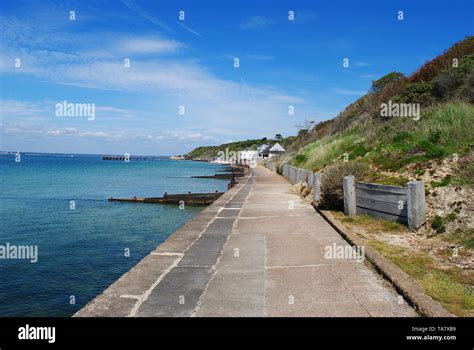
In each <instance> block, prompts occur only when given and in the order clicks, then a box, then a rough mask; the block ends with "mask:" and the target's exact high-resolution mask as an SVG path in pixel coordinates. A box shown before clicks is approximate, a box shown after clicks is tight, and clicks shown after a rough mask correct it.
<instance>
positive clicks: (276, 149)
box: [258, 142, 285, 159]
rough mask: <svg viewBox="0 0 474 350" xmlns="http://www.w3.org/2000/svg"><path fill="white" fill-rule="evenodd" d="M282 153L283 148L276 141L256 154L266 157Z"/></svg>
mask: <svg viewBox="0 0 474 350" xmlns="http://www.w3.org/2000/svg"><path fill="white" fill-rule="evenodd" d="M283 153H285V149H284V148H283V147H282V146H281V145H280V144H279V143H278V142H277V143H274V144H272V145H269V146H267V148H265V149H264V150H263V151H262V152H259V154H258V156H259V158H262V159H266V158H271V157H273V156H276V155H278V154H283ZM260 155H261V156H260Z"/></svg>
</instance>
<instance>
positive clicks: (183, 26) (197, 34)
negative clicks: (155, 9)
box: [176, 21, 201, 37]
mask: <svg viewBox="0 0 474 350" xmlns="http://www.w3.org/2000/svg"><path fill="white" fill-rule="evenodd" d="M176 23H178V25H180V26H181V27H182V28H184V29H186V30H187V31H188V32H190V33H192V34H194V35H196V36H198V37H201V34H199V33H198V32H196V31H195V30H194V29H191V28H189V27H188V26H186V25H184V24H183V23H181V22H179V21H177V22H176Z"/></svg>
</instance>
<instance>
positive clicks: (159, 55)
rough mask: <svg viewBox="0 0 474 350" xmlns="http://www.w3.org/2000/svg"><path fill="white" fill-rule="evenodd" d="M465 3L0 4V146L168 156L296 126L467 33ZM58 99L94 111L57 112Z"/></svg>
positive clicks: (289, 131) (468, 5)
mask: <svg viewBox="0 0 474 350" xmlns="http://www.w3.org/2000/svg"><path fill="white" fill-rule="evenodd" d="M473 3H474V2H473V1H453V0H451V1H420V0H410V1H383V0H379V1H316V0H315V1H295V0H292V1H278V0H276V1H268V0H267V1H262V0H260V1H259V0H252V1H242V0H241V1H228V0H225V1H217V0H214V1H200V0H190V1H171V0H168V1H162V0H161V1H160V0H150V1H144V0H122V1H119V0H98V1H74V0H68V1H60V0H56V1H51V0H41V1H40V0H37V1H32V0H30V1H21V0H15V1H13V0H12V1H10V0H2V1H1V2H0V6H1V7H0V9H1V11H0V13H1V15H0V33H2V35H1V39H0V72H1V91H0V92H1V95H0V96H1V100H0V103H1V105H0V106H1V120H0V137H1V143H0V150H9V151H23V152H25V151H35V152H64V153H102V154H103V153H117V154H124V153H131V154H149V155H169V154H180V153H184V152H187V151H190V150H191V149H193V148H194V147H197V146H201V145H215V144H220V143H223V142H228V141H237V140H242V139H247V138H261V137H272V136H274V135H275V134H276V133H281V134H283V136H288V135H294V134H296V132H297V129H296V127H295V125H296V124H301V123H302V122H303V121H304V120H306V119H309V120H315V121H321V120H326V119H329V118H332V117H335V116H336V115H337V113H338V112H340V111H341V110H343V109H344V107H345V106H346V105H347V104H349V103H351V102H353V101H355V100H356V99H357V98H358V97H360V96H362V95H363V94H364V93H366V92H367V90H368V89H369V88H370V84H371V81H372V80H373V79H377V78H378V77H380V76H383V75H384V74H386V73H388V72H390V71H394V70H396V71H401V72H403V73H405V74H410V73H412V72H413V71H414V70H416V69H417V68H418V67H419V66H420V65H421V64H423V63H424V62H426V61H427V60H429V59H431V58H433V57H435V56H436V55H438V54H440V53H442V52H443V51H444V50H446V49H447V48H449V47H450V46H451V45H452V44H454V43H455V42H457V41H460V40H461V39H463V38H464V37H466V36H467V35H472V34H473V32H474V30H473V29H474V24H473V23H474V21H473V12H474V8H473ZM70 11H75V15H76V18H75V20H74V21H71V20H70V19H69V16H70ZM179 11H184V14H185V20H184V21H179V20H178V15H179ZM288 11H294V14H295V18H294V20H293V21H289V20H288ZM398 11H403V12H404V20H403V21H399V20H397V12H398ZM17 58H20V60H21V66H20V67H15V62H16V61H15V59H17ZM127 58H128V59H130V67H129V68H127V67H125V66H124V60H125V59H127ZM234 58H238V59H239V60H240V67H239V68H234ZM344 58H349V67H348V68H344V67H343V65H342V62H343V59H344ZM63 101H68V102H71V103H90V104H95V108H96V112H95V119H94V120H88V118H80V117H79V118H78V117H76V118H71V117H57V116H56V115H55V105H56V104H57V103H62V102H63ZM290 105H292V106H294V108H295V114H294V115H289V114H288V106H290ZM179 106H184V108H185V113H184V115H180V114H179V113H178V111H179Z"/></svg>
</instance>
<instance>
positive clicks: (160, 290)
mask: <svg viewBox="0 0 474 350" xmlns="http://www.w3.org/2000/svg"><path fill="white" fill-rule="evenodd" d="M210 278H211V270H210V269H209V268H206V267H175V268H174V269H172V270H171V271H170V272H169V273H168V274H167V275H166V276H165V277H164V278H163V280H162V281H161V282H160V283H159V284H158V286H157V287H155V289H154V290H153V291H152V292H151V293H150V295H149V296H148V298H147V299H146V300H145V301H144V302H143V303H142V304H141V306H140V307H139V309H138V312H137V314H136V316H138V317H165V316H167V317H169V316H179V317H185V316H191V314H192V313H193V310H194V308H195V307H196V305H197V303H198V301H199V297H200V296H201V295H202V293H203V292H204V289H205V288H206V285H207V283H208V282H209V279H210Z"/></svg>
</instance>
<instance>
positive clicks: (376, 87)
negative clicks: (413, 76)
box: [372, 72, 405, 92]
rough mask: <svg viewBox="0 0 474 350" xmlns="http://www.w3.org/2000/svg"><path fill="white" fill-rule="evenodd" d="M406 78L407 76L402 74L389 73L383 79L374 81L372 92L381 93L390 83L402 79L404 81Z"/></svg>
mask: <svg viewBox="0 0 474 350" xmlns="http://www.w3.org/2000/svg"><path fill="white" fill-rule="evenodd" d="M404 78H405V76H404V75H403V74H402V73H400V72H391V73H388V74H387V75H384V76H383V77H382V78H380V79H378V80H373V81H372V91H373V92H380V91H382V90H383V88H384V86H385V85H387V84H388V83H391V82H394V81H397V80H400V79H404Z"/></svg>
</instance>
